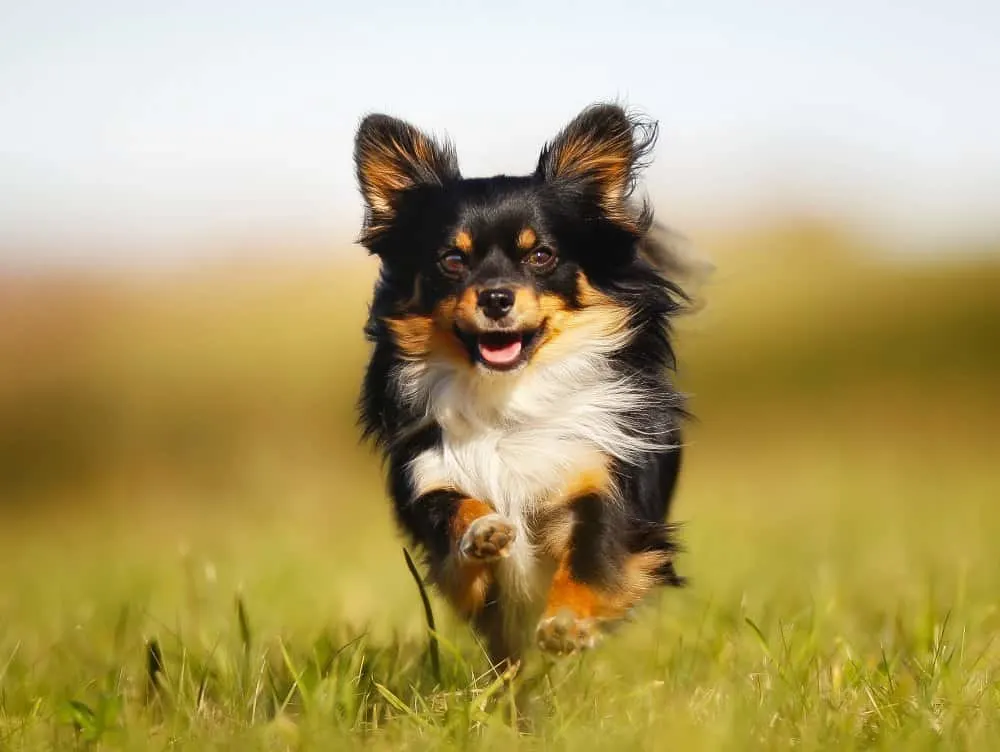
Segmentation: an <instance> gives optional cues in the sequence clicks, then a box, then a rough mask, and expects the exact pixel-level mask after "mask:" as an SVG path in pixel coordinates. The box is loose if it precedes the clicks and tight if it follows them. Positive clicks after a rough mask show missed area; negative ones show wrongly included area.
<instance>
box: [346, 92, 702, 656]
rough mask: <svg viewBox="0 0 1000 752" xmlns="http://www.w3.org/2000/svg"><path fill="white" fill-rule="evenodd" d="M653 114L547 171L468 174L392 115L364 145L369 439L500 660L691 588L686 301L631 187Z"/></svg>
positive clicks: (562, 146)
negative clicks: (673, 324)
mask: <svg viewBox="0 0 1000 752" xmlns="http://www.w3.org/2000/svg"><path fill="white" fill-rule="evenodd" d="M655 138H656V126H655V124H653V123H649V122H647V121H644V120H641V119H640V118H638V117H636V116H635V115H633V114H631V113H629V112H627V111H625V110H624V109H622V108H621V107H619V106H617V105H595V106H592V107H590V108H588V109H586V110H584V111H583V112H582V113H581V114H580V115H578V116H577V117H576V119H574V120H573V121H572V122H571V123H570V124H569V125H568V126H567V127H566V128H565V129H564V130H563V131H562V132H561V133H560V134H558V136H557V137H556V138H555V139H554V140H553V141H552V142H551V143H550V144H548V145H547V146H546V147H545V148H544V149H543V150H542V153H541V156H540V158H539V161H538V167H537V169H536V170H535V172H534V173H533V174H530V175H527V176H520V177H511V176H496V177H489V178H464V177H462V175H461V174H460V172H459V167H458V162H457V158H456V154H455V151H454V149H453V147H452V146H451V145H450V144H448V143H445V142H442V141H438V140H435V139H433V138H432V137H431V136H429V135H427V134H425V133H423V132H421V131H419V130H417V129H416V128H414V127H412V126H411V125H409V124H407V123H405V122H402V121H400V120H397V119H395V118H391V117H388V116H385V115H369V116H368V117H366V118H365V119H364V120H363V121H362V123H361V125H360V128H359V130H358V133H357V140H356V144H355V162H356V167H357V178H358V181H359V184H360V188H361V192H362V194H363V196H364V200H365V204H366V215H365V224H364V230H363V233H362V238H361V242H362V243H363V245H364V246H366V247H367V248H368V249H369V250H370V251H371V252H372V253H374V254H377V255H378V257H379V258H380V260H381V273H380V276H379V279H378V282H377V284H376V286H375V291H374V298H373V301H372V306H371V316H370V319H369V322H368V326H367V328H366V332H367V335H368V337H369V339H370V340H371V341H372V342H373V343H374V348H373V351H372V354H371V360H370V362H369V365H368V370H367V374H366V376H365V380H364V386H363V394H362V398H361V415H362V423H363V426H364V430H365V434H366V436H368V437H370V438H372V439H373V440H374V441H375V442H376V443H377V445H378V447H379V448H380V450H381V451H382V452H383V454H384V456H385V458H386V461H387V465H388V477H389V491H390V494H391V496H392V499H393V502H394V504H395V510H396V514H397V519H398V521H399V523H400V525H401V527H402V528H403V530H404V531H405V532H406V533H407V534H408V535H409V536H410V537H411V538H412V540H413V541H415V542H416V543H417V544H419V545H420V546H421V548H422V549H423V551H424V552H425V554H426V560H427V564H428V567H429V570H430V575H431V578H432V580H433V581H434V583H435V584H436V585H437V587H438V588H439V589H440V592H441V593H442V594H443V595H444V596H445V597H446V598H447V599H448V601H450V603H451V604H452V605H453V606H454V607H455V609H457V611H458V612H459V613H461V614H462V615H463V616H464V617H465V618H467V619H468V620H469V621H471V622H472V623H473V624H474V625H475V626H476V627H477V629H478V630H479V631H480V633H481V634H483V635H484V636H485V637H486V640H487V643H488V646H489V649H490V652H491V654H492V657H493V659H494V660H497V661H500V660H503V659H516V658H518V657H520V655H521V654H522V652H523V650H524V648H525V647H526V645H527V644H529V641H530V640H532V639H534V640H535V641H536V642H537V644H538V645H539V646H540V647H541V648H542V649H543V650H546V651H549V652H553V653H569V652H573V651H575V650H578V649H584V648H588V647H591V646H592V645H593V644H594V643H595V640H596V639H597V637H598V635H599V634H600V632H601V627H602V626H605V625H608V624H613V623H614V622H615V621H617V620H619V619H620V618H621V617H623V616H624V615H625V614H626V613H627V612H628V611H629V610H630V609H631V608H632V607H633V606H634V605H636V604H637V603H638V602H639V601H640V600H641V599H642V598H643V596H644V595H645V594H647V593H648V592H649V591H650V590H651V589H652V588H654V587H656V586H658V585H675V586H677V585H681V584H682V579H681V578H680V577H679V576H678V575H677V573H676V572H675V570H674V564H673V554H674V551H675V548H676V546H675V540H674V536H673V528H672V526H671V525H670V524H669V523H668V521H667V518H668V511H669V507H670V501H671V497H672V495H673V492H674V486H675V482H676V480H677V477H678V472H679V469H680V458H681V452H680V434H679V428H680V426H681V423H682V420H683V418H684V417H685V413H684V409H683V405H682V400H681V398H680V396H679V395H678V394H677V392H676V391H675V390H674V388H673V387H672V385H671V381H670V378H669V371H670V370H672V368H673V366H674V356H673V350H672V347H671V342H670V327H669V323H670V320H671V318H672V317H673V316H674V315H675V314H677V313H678V312H679V311H680V310H681V306H682V304H683V303H684V302H685V296H684V294H683V292H682V289H681V287H680V286H679V285H678V284H677V281H676V279H674V278H673V277H672V275H671V274H670V271H669V269H670V261H671V258H672V257H671V254H670V253H669V249H668V247H667V246H666V245H664V244H663V243H662V242H660V241H659V240H658V235H657V232H658V227H654V225H653V219H652V211H651V209H650V208H649V206H648V204H647V203H646V202H639V201H634V200H633V192H634V188H635V183H636V177H637V172H638V171H639V170H640V168H641V167H642V166H643V162H644V160H645V158H646V157H647V156H648V154H649V151H650V150H651V148H652V146H653V143H654V141H655Z"/></svg>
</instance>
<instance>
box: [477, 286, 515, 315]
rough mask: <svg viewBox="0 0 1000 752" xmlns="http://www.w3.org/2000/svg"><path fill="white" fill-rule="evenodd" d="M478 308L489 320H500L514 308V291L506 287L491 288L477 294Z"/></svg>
mask: <svg viewBox="0 0 1000 752" xmlns="http://www.w3.org/2000/svg"><path fill="white" fill-rule="evenodd" d="M478 303H479V307H480V308H482V309H483V313H485V314H486V315H487V316H489V317H490V318H491V319H502V318H503V317H504V316H506V315H507V314H508V313H509V312H510V309H511V308H513V307H514V291H513V290H508V289H507V288H506V287H493V288H491V289H489V290H483V291H482V292H480V293H479V300H478Z"/></svg>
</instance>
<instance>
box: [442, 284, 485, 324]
mask: <svg viewBox="0 0 1000 752" xmlns="http://www.w3.org/2000/svg"><path fill="white" fill-rule="evenodd" d="M477 307H478V296H477V294H476V290H475V289H473V288H471V287H470V288H468V289H466V290H465V291H464V292H463V293H462V296H461V297H460V298H459V299H458V300H457V301H456V302H455V303H454V306H453V308H452V309H451V311H450V312H448V313H447V314H446V317H445V318H446V323H447V325H449V326H451V325H453V324H458V325H459V327H460V328H462V329H473V328H475V325H476V308H477Z"/></svg>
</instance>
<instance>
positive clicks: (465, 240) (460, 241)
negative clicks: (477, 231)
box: [452, 230, 472, 253]
mask: <svg viewBox="0 0 1000 752" xmlns="http://www.w3.org/2000/svg"><path fill="white" fill-rule="evenodd" d="M452 242H453V243H454V244H455V247H456V248H457V249H458V250H460V251H463V252H464V253H468V252H469V251H471V250H472V236H471V235H470V234H469V231H468V230H459V231H458V232H456V233H455V239H454V240H453V241H452Z"/></svg>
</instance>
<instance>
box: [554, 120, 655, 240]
mask: <svg viewBox="0 0 1000 752" xmlns="http://www.w3.org/2000/svg"><path fill="white" fill-rule="evenodd" d="M656 136H657V124H656V123H655V122H653V121H648V120H644V119H642V118H639V117H638V116H635V115H629V114H628V113H626V112H625V110H624V109H622V108H621V107H619V106H618V105H613V104H597V105H593V106H591V107H588V108H587V109H586V110H584V111H583V112H581V113H580V114H579V115H577V117H576V118H575V119H574V120H573V121H572V122H571V123H570V124H569V125H567V126H566V127H565V128H564V129H563V130H562V131H561V132H560V133H559V135H558V136H556V138H555V139H554V140H553V141H552V142H551V143H549V144H548V145H547V146H546V147H545V148H544V149H543V150H542V154H541V157H540V158H539V160H538V168H537V170H536V171H535V174H536V176H537V177H540V178H542V179H544V180H546V181H549V182H552V183H559V184H561V185H563V186H565V187H567V188H569V189H571V190H574V191H575V192H577V193H579V194H581V195H582V196H584V197H585V198H590V199H593V200H595V201H596V202H597V203H598V205H599V206H600V208H601V209H602V210H603V211H604V213H605V214H606V215H607V217H608V218H609V219H611V220H613V221H617V222H621V223H624V224H631V222H632V219H633V217H632V216H631V212H630V211H629V207H628V199H629V197H630V196H631V194H632V191H633V189H634V188H635V180H636V175H637V173H638V171H639V170H640V169H641V168H642V167H643V166H644V164H643V160H644V159H645V158H646V156H647V155H648V154H649V152H650V150H651V149H652V148H653V145H654V143H655V142H656Z"/></svg>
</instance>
